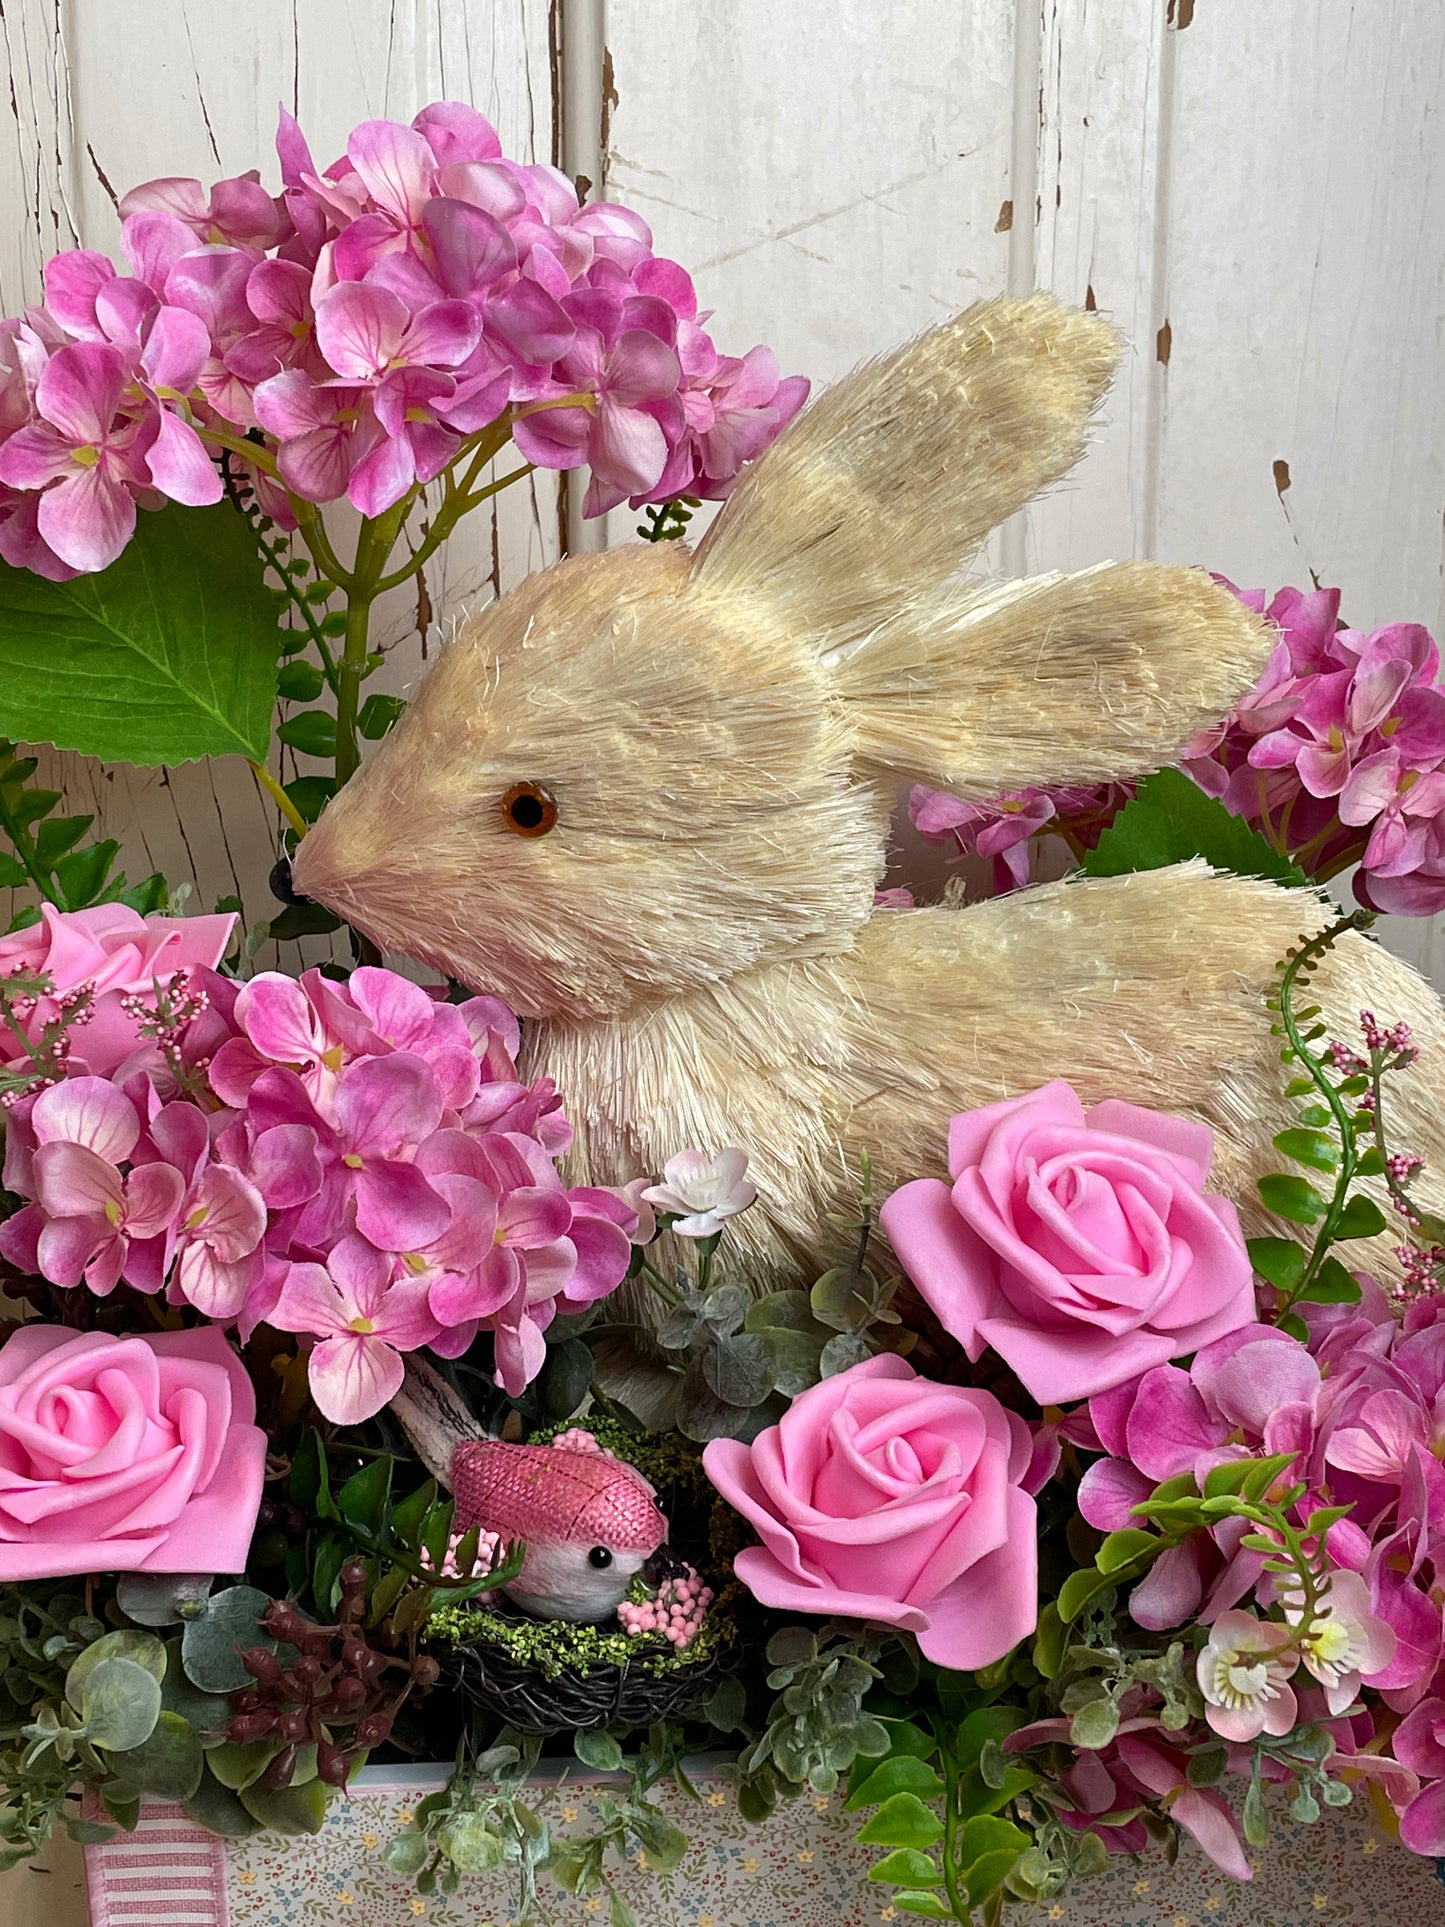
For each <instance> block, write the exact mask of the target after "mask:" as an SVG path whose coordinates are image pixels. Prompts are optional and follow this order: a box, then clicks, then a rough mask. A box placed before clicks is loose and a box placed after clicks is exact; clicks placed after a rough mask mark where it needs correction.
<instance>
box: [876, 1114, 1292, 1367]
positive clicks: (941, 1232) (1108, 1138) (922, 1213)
mask: <svg viewBox="0 0 1445 1927" xmlns="http://www.w3.org/2000/svg"><path fill="white" fill-rule="evenodd" d="M1212 1149H1213V1136H1212V1133H1211V1132H1210V1130H1209V1128H1208V1127H1207V1126H1206V1125H1203V1124H1197V1123H1195V1122H1193V1121H1192V1120H1191V1119H1188V1118H1183V1117H1173V1116H1170V1115H1168V1114H1166V1113H1164V1112H1161V1111H1147V1110H1142V1109H1141V1108H1140V1107H1139V1106H1138V1105H1135V1104H1124V1103H1120V1102H1118V1101H1116V1100H1113V1099H1110V1100H1108V1101H1106V1102H1105V1103H1102V1104H1095V1105H1093V1106H1092V1107H1091V1108H1090V1109H1089V1110H1087V1111H1086V1110H1085V1109H1084V1106H1083V1104H1082V1103H1081V1102H1080V1101H1079V1098H1078V1095H1077V1093H1076V1092H1075V1091H1074V1090H1073V1088H1072V1087H1071V1086H1070V1085H1068V1084H1065V1083H1063V1082H1055V1083H1052V1084H1045V1085H1043V1086H1042V1087H1041V1088H1040V1089H1039V1090H1036V1091H1031V1092H1029V1093H1028V1094H1027V1095H1026V1096H1024V1097H1014V1098H1008V1099H1005V1100H1004V1101H1003V1102H1002V1103H999V1104H987V1105H984V1106H983V1107H982V1109H980V1110H976V1111H969V1112H966V1113H965V1114H964V1115H962V1116H960V1117H956V1118H955V1119H954V1120H953V1124H952V1127H951V1129H950V1131H949V1145H948V1168H949V1170H950V1171H951V1173H952V1174H953V1179H954V1183H953V1187H952V1190H950V1189H949V1187H948V1186H947V1185H946V1184H943V1183H942V1182H940V1181H939V1180H938V1179H936V1178H922V1179H919V1180H917V1181H916V1182H914V1183H912V1184H905V1185H904V1186H903V1187H902V1188H901V1189H900V1190H898V1191H895V1192H894V1193H893V1196H892V1197H891V1198H889V1199H888V1201H887V1203H886V1204H885V1205H884V1206H883V1209H882V1213H881V1221H882V1225H883V1229H884V1231H885V1232H886V1233H887V1234H888V1237H889V1238H890V1239H891V1240H892V1244H893V1249H894V1251H895V1252H896V1253H897V1254H898V1259H899V1262H900V1263H901V1264H902V1266H903V1269H904V1270H905V1271H906V1272H907V1273H908V1275H909V1277H910V1278H912V1280H913V1282H914V1283H915V1284H916V1285H917V1287H918V1289H919V1291H920V1292H921V1293H922V1295H923V1297H924V1298H925V1299H926V1301H927V1302H928V1304H929V1305H930V1306H931V1307H932V1309H933V1310H934V1312H935V1313H936V1314H937V1315H938V1317H939V1319H940V1320H941V1321H942V1323H943V1325H944V1327H945V1329H946V1330H947V1331H949V1332H951V1333H952V1334H953V1336H954V1337H955V1338H957V1339H958V1340H959V1342H960V1343H961V1344H962V1345H963V1346H964V1348H965V1350H966V1351H967V1353H968V1355H969V1357H970V1358H971V1359H977V1358H978V1357H979V1356H980V1355H981V1354H982V1352H983V1351H984V1349H985V1347H987V1346H992V1347H993V1349H994V1350H995V1351H996V1352H998V1353H999V1354H1000V1356H1001V1357H1003V1358H1004V1359H1005V1360H1006V1361H1007V1362H1008V1364H1009V1365H1011V1366H1012V1368H1013V1370H1014V1371H1015V1372H1017V1374H1018V1376H1019V1377H1020V1379H1022V1381H1023V1383H1024V1385H1025V1386H1026V1387H1027V1389H1028V1390H1029V1392H1030V1393H1032V1395H1033V1396H1034V1397H1035V1398H1036V1399H1037V1400H1038V1401H1039V1403H1040V1404H1041V1405H1056V1404H1063V1403H1065V1402H1066V1401H1068V1400H1071V1399H1076V1398H1088V1397H1090V1396H1091V1395H1092V1394H1094V1393H1096V1392H1102V1391H1106V1390H1108V1389H1109V1387H1111V1386H1114V1385H1119V1384H1122V1383H1123V1382H1124V1381H1125V1380H1126V1379H1131V1378H1134V1377H1137V1376H1138V1374H1139V1373H1141V1372H1145V1371H1148V1370H1149V1369H1150V1367H1151V1366H1155V1365H1163V1364H1166V1363H1167V1362H1168V1361H1169V1360H1170V1359H1172V1358H1181V1357H1183V1356H1185V1354H1187V1353H1189V1352H1194V1351H1197V1350H1198V1349H1199V1347H1200V1346H1201V1345H1207V1344H1209V1343H1210V1342H1211V1340H1213V1339H1216V1338H1220V1337H1223V1336H1224V1334H1225V1333H1227V1332H1232V1331H1236V1330H1238V1329H1239V1328H1240V1327H1241V1326H1244V1325H1249V1324H1252V1323H1253V1322H1254V1318H1255V1305H1254V1283H1253V1277H1252V1274H1251V1270H1250V1263H1249V1257H1248V1254H1247V1253H1246V1251H1245V1247H1244V1239H1243V1236H1242V1235H1241V1233H1240V1229H1239V1219H1238V1216H1237V1214H1236V1212H1235V1209H1234V1206H1233V1205H1232V1204H1230V1203H1229V1202H1228V1201H1227V1200H1226V1199H1224V1198H1220V1197H1214V1196H1212V1195H1210V1194H1209V1193H1207V1192H1205V1190H1204V1188H1203V1186H1204V1181H1205V1178H1206V1177H1207V1176H1208V1172H1209V1160H1210V1155H1211V1152H1212Z"/></svg>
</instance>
